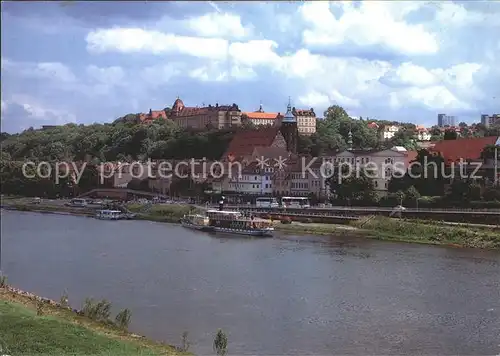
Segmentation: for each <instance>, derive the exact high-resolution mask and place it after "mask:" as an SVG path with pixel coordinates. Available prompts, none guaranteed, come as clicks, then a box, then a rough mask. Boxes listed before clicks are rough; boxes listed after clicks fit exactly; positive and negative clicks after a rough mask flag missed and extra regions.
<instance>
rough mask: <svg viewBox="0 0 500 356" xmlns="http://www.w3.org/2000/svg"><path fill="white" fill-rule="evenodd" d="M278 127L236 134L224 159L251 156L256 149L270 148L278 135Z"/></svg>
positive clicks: (243, 131)
mask: <svg viewBox="0 0 500 356" xmlns="http://www.w3.org/2000/svg"><path fill="white" fill-rule="evenodd" d="M278 132H279V128H278V127H265V128H260V129H257V130H241V131H238V132H236V134H235V135H234V137H233V140H232V141H231V142H230V143H229V147H228V149H227V150H226V153H225V154H224V156H223V158H226V157H228V156H230V155H232V156H234V157H235V158H239V157H242V156H247V155H251V154H252V153H253V150H254V148H256V147H269V146H271V144H272V143H273V141H274V139H275V138H276V136H277V135H278Z"/></svg>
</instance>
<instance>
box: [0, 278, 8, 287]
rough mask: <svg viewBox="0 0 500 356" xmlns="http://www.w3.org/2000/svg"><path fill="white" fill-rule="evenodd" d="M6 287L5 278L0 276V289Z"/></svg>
mask: <svg viewBox="0 0 500 356" xmlns="http://www.w3.org/2000/svg"><path fill="white" fill-rule="evenodd" d="M5 287H7V276H4V275H1V276H0V288H5Z"/></svg>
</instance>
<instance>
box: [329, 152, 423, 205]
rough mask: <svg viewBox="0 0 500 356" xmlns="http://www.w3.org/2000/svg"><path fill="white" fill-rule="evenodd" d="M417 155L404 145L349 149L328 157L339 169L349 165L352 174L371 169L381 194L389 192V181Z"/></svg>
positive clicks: (376, 186) (374, 182)
mask: <svg viewBox="0 0 500 356" xmlns="http://www.w3.org/2000/svg"><path fill="white" fill-rule="evenodd" d="M416 156H417V153H416V152H415V151H407V150H406V149H405V148H404V147H399V146H395V147H393V148H391V149H386V150H360V149H348V150H345V151H341V152H338V153H334V154H331V155H329V156H327V157H325V158H328V159H329V160H330V161H331V162H332V163H333V165H334V166H335V167H336V171H335V172H338V171H337V169H341V166H342V165H344V166H348V167H350V169H351V172H353V173H352V174H357V173H356V172H357V171H360V172H362V171H363V170H365V169H366V170H367V171H368V170H369V171H371V173H370V174H371V177H372V178H373V184H374V186H375V190H376V191H377V193H378V194H379V195H380V196H384V195H386V194H387V189H388V185H389V181H390V180H391V178H392V176H393V175H394V173H395V172H396V170H397V171H403V172H406V170H407V169H408V167H409V164H410V162H412V161H413V160H414V159H415V158H416Z"/></svg>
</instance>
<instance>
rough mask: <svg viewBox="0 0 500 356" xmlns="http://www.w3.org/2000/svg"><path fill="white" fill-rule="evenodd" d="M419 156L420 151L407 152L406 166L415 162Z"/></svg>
mask: <svg viewBox="0 0 500 356" xmlns="http://www.w3.org/2000/svg"><path fill="white" fill-rule="evenodd" d="M417 155H418V151H406V165H409V164H410V163H411V162H413V161H414V160H415V159H416V158H417Z"/></svg>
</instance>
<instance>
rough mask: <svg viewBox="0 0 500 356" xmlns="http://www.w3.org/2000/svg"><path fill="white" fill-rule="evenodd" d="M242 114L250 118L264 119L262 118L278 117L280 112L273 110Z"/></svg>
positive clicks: (271, 118)
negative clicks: (273, 111)
mask: <svg viewBox="0 0 500 356" xmlns="http://www.w3.org/2000/svg"><path fill="white" fill-rule="evenodd" d="M242 115H246V116H247V117H248V118H249V119H252V120H254V119H257V120H259V119H262V120H273V119H276V118H277V117H278V113H272V112H243V113H242Z"/></svg>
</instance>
